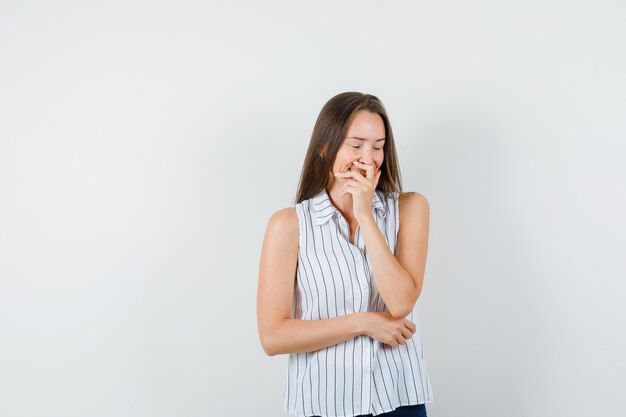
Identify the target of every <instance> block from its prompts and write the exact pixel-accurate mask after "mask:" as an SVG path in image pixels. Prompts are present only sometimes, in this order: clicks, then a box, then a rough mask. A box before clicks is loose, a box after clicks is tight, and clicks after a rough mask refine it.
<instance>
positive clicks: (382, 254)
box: [359, 193, 429, 318]
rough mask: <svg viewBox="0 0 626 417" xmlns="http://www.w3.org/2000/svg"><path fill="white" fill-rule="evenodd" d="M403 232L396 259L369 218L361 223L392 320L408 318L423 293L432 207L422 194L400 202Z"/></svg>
mask: <svg viewBox="0 0 626 417" xmlns="http://www.w3.org/2000/svg"><path fill="white" fill-rule="evenodd" d="M399 215H400V230H399V231H398V243H397V248H396V256H395V257H394V255H393V254H392V253H391V250H390V249H389V246H387V242H386V241H385V238H384V237H383V236H382V234H381V232H380V229H378V226H377V225H376V222H375V221H374V218H373V217H372V215H371V214H368V216H367V217H365V218H364V219H359V225H360V226H361V230H362V232H363V239H364V240H365V246H366V248H367V250H368V255H369V258H370V261H371V264H372V274H373V275H374V281H375V282H376V286H377V287H378V291H379V292H380V295H381V297H382V299H383V301H384V302H385V304H386V305H387V308H388V309H389V312H390V313H391V314H392V315H393V317H396V318H400V317H406V316H407V315H408V314H410V312H411V310H412V309H413V307H414V305H415V302H416V301H417V299H418V297H419V296H420V294H421V292H422V284H423V280H424V269H425V266H426V255H427V250H428V226H429V205H428V200H427V199H426V197H424V196H423V195H421V194H418V193H414V194H407V195H405V196H404V197H403V198H401V199H400V201H399Z"/></svg>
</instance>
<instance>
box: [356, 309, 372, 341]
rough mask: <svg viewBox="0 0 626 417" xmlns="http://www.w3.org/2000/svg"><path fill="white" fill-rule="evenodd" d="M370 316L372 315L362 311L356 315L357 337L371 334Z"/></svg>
mask: <svg viewBox="0 0 626 417" xmlns="http://www.w3.org/2000/svg"><path fill="white" fill-rule="evenodd" d="M369 316H370V313H368V312H365V311H361V312H358V313H354V318H355V320H354V322H355V328H356V332H357V336H361V335H366V336H367V334H368V333H369Z"/></svg>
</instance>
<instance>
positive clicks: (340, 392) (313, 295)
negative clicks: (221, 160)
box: [283, 189, 433, 417]
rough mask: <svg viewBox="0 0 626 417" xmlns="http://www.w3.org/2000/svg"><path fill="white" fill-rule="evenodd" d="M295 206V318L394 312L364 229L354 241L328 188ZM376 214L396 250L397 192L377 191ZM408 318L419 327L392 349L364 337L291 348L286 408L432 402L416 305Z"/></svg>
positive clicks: (359, 411)
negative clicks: (293, 350) (380, 286)
mask: <svg viewBox="0 0 626 417" xmlns="http://www.w3.org/2000/svg"><path fill="white" fill-rule="evenodd" d="M293 207H294V208H295V209H296V212H297V214H298V219H299V224H300V226H299V227H300V237H299V248H298V263H297V269H296V280H295V284H294V298H293V305H292V318H295V319H301V320H320V319H327V318H331V317H338V316H342V315H346V314H351V313H355V312H364V311H389V310H388V309H387V306H386V305H385V304H384V302H383V300H382V298H381V297H380V294H379V293H378V291H377V289H376V285H375V282H374V279H373V276H372V272H371V271H372V269H371V265H370V263H369V259H368V254H367V250H366V248H365V242H364V240H363V237H362V235H361V233H360V227H359V228H357V230H356V232H355V243H354V244H352V243H351V241H350V227H349V225H348V222H347V221H346V220H345V218H344V217H343V215H342V214H341V213H340V212H339V210H337V208H336V207H335V206H334V205H333V204H332V202H331V201H330V198H329V197H328V193H327V191H326V190H325V189H324V190H323V191H321V192H320V193H318V194H317V195H316V196H314V197H311V198H309V199H307V200H304V201H302V202H301V203H296V204H294V205H293ZM372 214H373V215H374V219H375V221H376V224H377V225H378V227H379V229H380V231H381V233H382V235H383V236H384V238H385V240H386V241H387V244H388V245H389V248H390V249H391V252H392V253H393V254H394V255H395V254H396V242H397V236H398V230H399V216H398V193H390V194H389V195H388V196H386V195H385V194H384V193H383V192H382V191H380V190H376V191H375V192H374V196H373V200H372ZM406 318H407V319H408V320H410V321H412V322H413V323H415V325H416V327H417V329H416V332H415V333H414V334H413V336H412V337H411V338H409V339H408V340H407V341H406V343H405V344H404V345H399V346H397V347H392V346H389V345H387V344H384V343H382V342H379V341H378V340H375V339H373V338H371V337H369V336H366V335H360V336H357V337H354V338H352V339H348V340H346V341H344V342H342V343H338V344H336V345H331V346H328V347H326V348H323V349H319V350H315V351H312V352H300V353H290V354H289V360H288V375H287V382H286V384H285V390H284V401H283V410H285V411H287V412H288V413H290V414H293V415H296V416H301V417H305V416H324V417H354V416H359V415H363V414H372V415H378V414H381V413H386V412H389V411H392V410H394V409H396V408H397V407H400V406H404V405H415V404H423V403H427V402H432V400H433V395H432V390H431V385H430V379H429V377H428V372H427V369H426V361H425V356H424V349H423V347H422V341H421V335H420V323H419V312H418V303H416V304H415V307H414V308H413V311H412V312H411V314H409V315H408V316H406Z"/></svg>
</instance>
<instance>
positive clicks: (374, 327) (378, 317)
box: [362, 311, 416, 347]
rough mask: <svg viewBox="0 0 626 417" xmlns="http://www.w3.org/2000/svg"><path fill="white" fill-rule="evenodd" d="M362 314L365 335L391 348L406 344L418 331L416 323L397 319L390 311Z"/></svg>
mask: <svg viewBox="0 0 626 417" xmlns="http://www.w3.org/2000/svg"><path fill="white" fill-rule="evenodd" d="M362 314H363V317H364V320H363V321H364V326H363V333H364V334H365V335H367V336H369V337H371V338H372V339H376V340H378V341H379V342H382V343H385V344H387V345H390V346H394V347H396V346H399V345H403V344H405V343H406V341H407V339H409V338H411V337H413V333H415V331H416V326H415V323H413V322H412V321H410V320H407V319H405V318H401V319H397V318H395V317H393V316H392V315H391V313H389V312H388V311H370V312H364V313H362Z"/></svg>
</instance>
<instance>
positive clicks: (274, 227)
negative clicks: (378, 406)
mask: <svg viewBox="0 0 626 417" xmlns="http://www.w3.org/2000/svg"><path fill="white" fill-rule="evenodd" d="M298 236H299V225H298V217H297V214H296V212H295V209H293V208H287V209H283V210H279V211H278V212H276V213H275V214H274V215H273V216H272V217H271V218H270V221H269V223H268V226H267V229H266V232H265V238H264V240H263V248H262V250H261V260H260V266H259V285H258V290H257V322H258V330H259V337H260V339H261V345H262V346H263V350H264V351H265V353H267V354H268V355H270V356H274V355H278V354H281V353H292V352H311V351H314V350H318V349H323V348H325V347H328V346H332V345H336V344H338V343H341V342H344V341H346V340H348V339H351V338H354V337H356V336H359V335H361V334H365V335H367V336H370V337H372V338H374V339H376V340H380V341H381V342H383V343H387V344H390V345H391V346H397V345H398V344H403V343H405V341H406V339H408V338H410V337H412V334H413V333H414V332H415V325H414V324H413V323H411V322H410V321H408V320H406V319H400V320H398V319H395V318H393V317H392V316H391V315H389V313H387V312H357V313H351V314H346V315H343V316H339V317H333V318H329V319H322V320H300V319H292V318H291V308H292V304H293V290H294V285H295V276H296V267H297V258H298Z"/></svg>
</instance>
